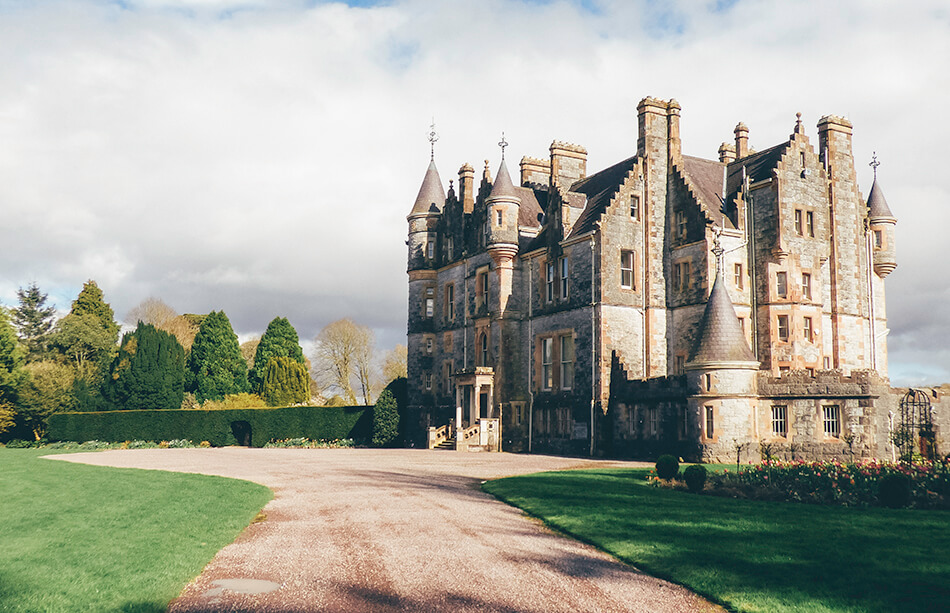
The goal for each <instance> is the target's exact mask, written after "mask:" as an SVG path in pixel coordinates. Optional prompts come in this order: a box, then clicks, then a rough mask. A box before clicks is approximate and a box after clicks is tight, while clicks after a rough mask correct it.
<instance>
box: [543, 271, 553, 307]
mask: <svg viewBox="0 0 950 613" xmlns="http://www.w3.org/2000/svg"><path fill="white" fill-rule="evenodd" d="M544 281H545V288H546V289H545V292H546V293H545V296H546V297H547V301H548V302H553V301H554V262H547V263H546V264H545V266H544Z"/></svg>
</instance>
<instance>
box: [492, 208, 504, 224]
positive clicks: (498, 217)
mask: <svg viewBox="0 0 950 613" xmlns="http://www.w3.org/2000/svg"><path fill="white" fill-rule="evenodd" d="M494 213H495V226H496V227H499V228H500V227H502V226H504V225H505V211H504V209H502V208H501V207H495V210H494Z"/></svg>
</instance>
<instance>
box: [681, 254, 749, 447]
mask: <svg viewBox="0 0 950 613" xmlns="http://www.w3.org/2000/svg"><path fill="white" fill-rule="evenodd" d="M713 251H718V252H719V253H718V254H717V255H719V256H720V257H721V253H722V248H721V247H719V245H718V240H717V243H716V247H715V248H714V249H713ZM717 268H720V266H719V265H717ZM722 277H723V275H722V271H721V270H718V271H717V274H716V281H715V282H714V283H713V287H712V291H711V292H710V294H709V299H708V301H707V302H706V309H705V311H704V312H703V318H702V320H701V321H700V324H699V328H698V330H697V337H696V342H695V344H694V345H693V350H692V352H691V353H690V355H689V359H688V360H687V362H686V386H687V394H688V399H687V403H688V410H689V415H691V416H692V423H693V424H694V425H697V424H698V426H699V431H698V434H699V436H698V439H699V441H700V445H701V447H702V455H703V457H704V458H707V459H711V458H725V457H728V455H729V453H730V450H731V449H733V445H734V441H737V442H739V443H743V442H752V441H755V440H757V436H756V432H755V397H756V376H757V372H758V369H759V362H758V361H756V359H755V356H754V355H753V353H752V349H751V348H750V347H749V345H748V343H747V342H746V339H745V334H743V332H742V325H741V324H740V323H739V318H738V316H737V315H736V310H735V308H734V307H733V305H732V300H731V299H730V298H729V293H728V291H727V290H726V286H725V284H724V283H723V279H722Z"/></svg>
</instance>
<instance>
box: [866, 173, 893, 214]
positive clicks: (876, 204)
mask: <svg viewBox="0 0 950 613" xmlns="http://www.w3.org/2000/svg"><path fill="white" fill-rule="evenodd" d="M868 217H869V218H871V219H875V218H879V217H889V218H891V219H894V214H893V213H891V207H889V206H887V199H885V198H884V192H883V191H882V190H881V188H880V187H878V185H877V177H875V178H874V183H873V184H872V185H871V193H869V194H868Z"/></svg>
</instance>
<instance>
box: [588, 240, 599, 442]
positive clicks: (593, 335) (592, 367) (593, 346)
mask: <svg viewBox="0 0 950 613" xmlns="http://www.w3.org/2000/svg"><path fill="white" fill-rule="evenodd" d="M597 228H598V230H599V229H600V224H599V223H598V224H597ZM596 304H597V301H596V298H595V294H594V235H593V234H591V237H590V455H591V456H593V455H594V399H595V398H596V395H595V392H596V389H597V388H596V383H595V376H596V373H597V366H596V365H597V361H596V358H597V354H596V347H597V345H596V343H595V339H596V338H597V328H596V327H595V321H594V309H595V308H596V307H595V305H596Z"/></svg>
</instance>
